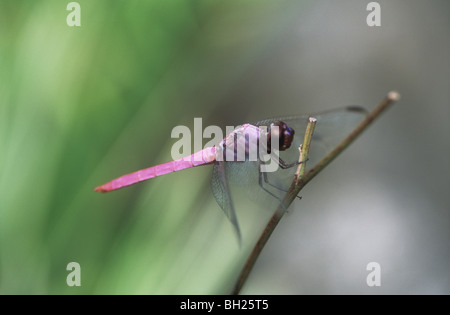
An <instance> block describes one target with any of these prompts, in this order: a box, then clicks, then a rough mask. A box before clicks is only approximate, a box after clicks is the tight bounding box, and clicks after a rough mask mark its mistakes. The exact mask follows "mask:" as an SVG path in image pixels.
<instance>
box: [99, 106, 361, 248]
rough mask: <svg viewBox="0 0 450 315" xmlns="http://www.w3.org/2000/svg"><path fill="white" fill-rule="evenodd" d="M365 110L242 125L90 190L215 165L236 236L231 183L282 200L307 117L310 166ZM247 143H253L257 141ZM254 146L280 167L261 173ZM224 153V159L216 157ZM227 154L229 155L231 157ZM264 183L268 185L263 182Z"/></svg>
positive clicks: (217, 189)
mask: <svg viewBox="0 0 450 315" xmlns="http://www.w3.org/2000/svg"><path fill="white" fill-rule="evenodd" d="M366 115H367V112H366V111H365V110H364V109H362V108H360V107H356V106H349V107H346V108H342V109H337V110H332V111H328V112H323V113H319V114H316V115H304V116H293V117H283V118H274V119H267V120H263V121H260V122H258V123H256V124H244V125H240V126H238V127H237V128H236V129H234V130H233V132H231V133H230V134H229V135H228V136H227V137H225V138H224V139H223V140H222V141H221V142H220V143H219V144H218V145H217V146H213V147H207V148H205V149H203V150H201V151H198V152H196V153H194V154H192V155H190V156H187V157H184V158H181V159H177V160H173V161H170V162H167V163H164V164H160V165H156V166H153V167H149V168H146V169H143V170H140V171H137V172H134V173H131V174H127V175H124V176H121V177H119V178H116V179H114V180H112V181H110V182H107V183H106V184H103V185H101V186H98V187H96V188H95V189H94V190H95V191H97V192H103V193H105V192H110V191H113V190H117V189H120V188H122V187H126V186H130V185H133V184H136V183H138V182H142V181H145V180H148V179H150V178H154V177H158V176H161V175H165V174H169V173H172V172H176V171H181V170H184V169H187V168H191V167H196V166H202V165H209V164H214V166H213V174H212V179H211V188H212V192H213V195H214V197H215V199H216V201H217V203H218V204H219V206H220V207H221V208H222V210H223V211H224V212H225V214H226V216H227V217H228V219H229V220H230V221H231V223H232V224H233V226H234V228H235V231H236V233H237V236H238V239H239V240H240V239H241V233H240V228H239V224H238V220H237V215H236V211H235V207H234V204H233V199H232V198H231V194H230V187H229V182H232V183H236V184H238V185H241V186H245V187H246V188H247V189H249V191H250V190H251V188H253V187H255V186H256V184H258V186H259V188H260V189H259V191H260V192H264V193H266V195H267V194H268V195H271V196H272V197H274V198H276V199H277V200H278V201H279V202H281V196H282V193H283V192H285V191H287V189H288V186H289V185H290V182H291V181H292V176H293V175H294V172H295V169H296V168H295V167H293V166H295V165H298V164H299V162H297V161H298V147H299V145H300V144H301V142H302V141H303V134H302V132H304V131H305V128H306V125H307V122H308V118H309V117H315V118H316V119H317V125H316V129H315V132H314V136H313V140H312V143H311V148H310V156H309V161H310V162H308V163H309V164H311V165H314V164H315V162H318V161H319V160H320V159H321V158H323V157H324V156H325V154H327V153H328V151H329V150H331V149H333V148H334V147H335V146H336V145H337V144H338V143H339V142H340V141H342V139H344V138H345V137H346V136H347V135H348V134H349V133H350V132H351V131H352V130H353V129H354V128H355V126H356V125H357V124H358V123H359V122H361V121H362V119H363V118H364V117H365V116H366ZM260 126H268V129H267V130H266V131H264V128H263V129H261V128H260ZM274 127H276V128H274ZM294 128H295V129H294ZM272 129H276V130H277V131H278V132H277V133H276V138H275V139H276V140H275V141H277V143H278V150H279V155H277V153H276V152H271V149H270V148H271V141H272V140H273V139H272V137H271V134H272V133H271V132H270V131H271V130H272ZM294 130H297V132H298V133H300V135H299V136H297V137H294V135H295V131H294ZM245 135H246V136H245ZM261 138H262V139H263V141H262V142H260V140H261ZM249 142H257V143H258V144H259V145H258V144H255V143H249ZM261 143H262V145H261ZM252 145H253V148H254V147H255V146H256V147H257V148H258V152H263V153H267V154H269V155H270V156H271V158H273V159H274V160H275V161H276V162H277V164H278V165H279V169H278V170H277V171H276V172H274V173H268V172H262V171H261V165H264V164H265V163H266V161H263V159H262V156H261V155H258V156H257V158H256V160H251V159H249V155H250V152H249V148H250V147H252ZM239 148H243V151H244V152H245V158H244V159H243V160H242V159H238V158H237V152H238V150H239ZM261 150H262V151H261ZM278 150H277V152H278ZM227 154H230V155H227ZM222 156H223V158H220V157H222ZM230 156H231V158H229V157H230ZM285 160H286V161H290V163H286V162H285ZM289 178H290V180H289ZM265 184H267V185H269V186H270V187H267V186H265ZM253 194H254V192H253ZM256 198H259V197H256Z"/></svg>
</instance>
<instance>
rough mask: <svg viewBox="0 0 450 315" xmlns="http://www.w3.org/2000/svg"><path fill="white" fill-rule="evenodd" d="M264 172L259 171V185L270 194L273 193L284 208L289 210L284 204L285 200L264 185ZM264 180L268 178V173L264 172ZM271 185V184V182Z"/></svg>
mask: <svg viewBox="0 0 450 315" xmlns="http://www.w3.org/2000/svg"><path fill="white" fill-rule="evenodd" d="M262 173H263V172H259V178H258V182H259V186H260V187H261V188H262V189H264V191H266V192H267V193H269V195H271V196H272V197H274V198H275V199H277V200H278V201H279V202H280V205H281V206H282V207H283V209H284V210H285V211H287V209H286V207H285V206H284V204H283V200H281V199H280V198H279V197H278V196H277V195H275V194H274V193H273V192H271V191H270V190H268V189H267V188H266V187H264V185H263V174H262ZM264 177H265V178H264V181H266V178H267V174H266V173H264ZM269 185H271V184H269Z"/></svg>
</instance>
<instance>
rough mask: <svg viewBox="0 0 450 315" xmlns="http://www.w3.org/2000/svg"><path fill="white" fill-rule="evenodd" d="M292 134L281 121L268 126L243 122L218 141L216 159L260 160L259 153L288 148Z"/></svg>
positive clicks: (231, 160)
mask: <svg viewBox="0 0 450 315" xmlns="http://www.w3.org/2000/svg"><path fill="white" fill-rule="evenodd" d="M294 134H295V132H294V130H293V129H292V128H290V127H288V126H287V125H286V124H285V123H284V122H282V121H277V122H274V123H272V124H270V125H269V126H268V127H265V126H255V125H251V124H244V125H241V126H238V127H237V128H236V129H234V130H233V132H231V133H230V134H229V135H228V136H227V137H226V138H225V139H223V140H222V141H221V142H220V144H219V146H218V150H216V159H220V160H221V161H228V162H243V161H257V160H261V155H267V154H270V153H271V152H272V150H275V151H284V150H286V149H288V148H289V147H290V146H291V143H292V141H293V139H294ZM274 139H278V141H277V140H275V141H274Z"/></svg>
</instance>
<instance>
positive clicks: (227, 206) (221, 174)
mask: <svg viewBox="0 0 450 315" xmlns="http://www.w3.org/2000/svg"><path fill="white" fill-rule="evenodd" d="M211 189H212V193H213V195H214V198H215V199H216V201H217V203H218V204H219V206H220V208H222V210H223V212H225V214H226V216H227V217H228V219H229V220H230V222H231V224H233V227H234V229H235V231H236V234H237V237H238V240H239V243H240V242H241V231H240V229H239V223H238V220H237V216H236V211H235V209H234V205H233V200H232V199H231V193H230V188H229V186H228V180H227V173H226V171H225V162H215V163H214V167H213V174H212V177H211Z"/></svg>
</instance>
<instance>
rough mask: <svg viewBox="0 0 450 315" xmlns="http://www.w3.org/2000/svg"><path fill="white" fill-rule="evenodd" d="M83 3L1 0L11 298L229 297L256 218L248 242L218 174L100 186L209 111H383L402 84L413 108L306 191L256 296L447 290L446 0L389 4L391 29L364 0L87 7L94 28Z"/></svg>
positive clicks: (3, 169)
mask: <svg viewBox="0 0 450 315" xmlns="http://www.w3.org/2000/svg"><path fill="white" fill-rule="evenodd" d="M68 2H69V1H61V0H57V1H56V0H54V1H52V0H45V1H9V0H1V1H0V293H2V294H14V293H24V294H48V293H61V294H81V293H89V294H91V293H96V294H101V293H126V294H135V293H148V294H163V293H164V294H166V293H167V294H173V293H186V294H199V293H206V294H209V293H216V294H217V293H227V292H229V290H230V288H231V287H232V285H233V282H234V280H235V279H236V277H237V275H238V271H239V266H240V265H241V264H242V261H243V259H244V258H245V257H246V254H248V248H249V247H248V246H249V244H251V242H252V240H254V239H253V238H254V237H256V232H252V231H250V232H248V235H247V244H245V245H244V246H243V248H239V247H238V246H237V242H236V240H235V237H234V234H233V230H232V228H231V225H230V224H229V223H228V222H227V220H226V218H225V216H224V215H223V214H222V212H221V211H220V209H219V207H218V206H217V205H216V203H215V200H214V198H213V197H212V195H211V193H210V190H209V187H208V186H209V178H210V172H211V168H209V167H203V168H198V169H193V170H192V169H191V170H187V171H184V172H179V173H175V174H171V175H168V176H163V177H161V178H158V179H155V180H153V181H151V182H147V183H143V184H140V185H136V186H134V187H132V188H128V189H123V190H120V191H117V192H115V193H112V194H107V195H102V194H97V193H94V192H93V191H92V189H93V187H95V186H97V185H99V184H102V183H104V182H106V181H108V180H111V179H112V178H115V177H117V176H119V175H122V174H125V173H128V172H132V171H135V170H138V169H141V168H144V167H148V166H151V165H155V164H158V163H162V162H166V161H168V160H170V149H171V146H172V144H173V143H174V139H171V138H170V132H171V130H172V128H173V127H174V126H177V125H187V126H192V124H193V118H194V117H202V118H203V124H204V126H207V125H220V126H225V125H237V124H241V123H244V122H247V121H257V120H260V119H263V118H267V117H271V116H279V115H285V114H303V113H307V112H315V111H319V110H325V109H332V108H336V107H339V106H343V105H350V104H359V105H364V106H366V107H368V108H373V107H374V105H375V104H376V103H377V102H378V101H379V100H380V99H381V98H382V97H383V96H384V95H385V93H386V92H387V91H389V90H391V89H398V90H399V91H400V92H401V94H402V96H403V99H402V102H401V103H399V104H397V105H396V107H395V108H393V109H392V110H391V111H389V112H388V113H387V114H386V115H385V116H383V117H382V119H381V120H380V121H378V122H377V123H376V124H375V125H374V126H373V127H372V128H371V129H370V130H369V131H368V132H367V133H366V134H365V135H363V136H362V137H361V138H360V139H359V140H358V141H357V143H355V144H354V145H353V146H352V147H351V148H350V149H349V150H348V152H345V153H344V154H343V156H341V157H340V158H339V159H338V160H336V161H335V163H333V164H332V165H330V166H329V167H328V168H327V170H325V171H324V172H323V173H322V174H320V175H319V176H318V178H317V179H315V180H314V181H313V182H312V183H311V184H310V185H309V186H308V187H307V188H306V189H305V190H304V191H303V192H302V196H303V200H301V201H298V202H296V203H295V204H294V206H293V207H292V210H291V211H290V212H289V213H288V215H287V216H286V217H285V218H284V220H283V221H282V222H281V224H280V226H279V227H278V228H277V229H276V231H275V233H274V235H273V237H272V239H271V240H270V241H269V243H268V245H267V247H266V248H265V250H264V251H263V253H262V255H261V257H260V260H259V261H258V263H257V265H256V266H255V269H254V270H253V272H252V274H251V276H250V278H249V281H248V282H247V284H246V286H245V287H244V290H243V293H248V294H252V293H267V294H271V293H274V294H283V293H287V294H298V293H368V294H377V293H447V294H448V293H450V275H449V273H448V270H447V269H448V265H449V260H450V250H449V247H448V239H449V236H450V232H449V231H450V215H449V210H450V197H449V195H448V187H449V178H450V168H449V162H448V155H449V154H450V144H449V141H448V135H449V134H450V125H449V123H448V121H449V119H450V102H449V100H450V95H449V89H448V87H449V83H450V82H449V81H450V80H449V78H450V62H449V60H450V45H449V38H450V37H449V35H450V25H449V24H450V21H449V19H448V15H449V13H450V10H449V9H450V6H449V4H448V2H447V1H438V0H433V1H428V2H424V1H418V0H417V1H402V0H397V1H378V2H379V3H380V4H381V9H382V17H381V23H382V26H381V27H378V28H370V27H368V26H367V24H366V22H365V21H366V16H367V14H368V12H367V11H366V5H367V3H368V2H369V1H367V3H366V2H364V1H356V0H353V1H352V0H346V1H339V3H337V1H335V2H331V1H311V2H309V1H274V0H271V1H269V0H261V1H250V0H232V1H212V0H210V1H208V0H199V1H181V0H178V1H175V0H174V1H161V0H158V1H156V0H153V1H150V0H148V1H134V0H132V1H105V0H97V1H78V3H79V4H80V5H81V27H69V26H67V24H66V17H67V15H68V14H69V12H68V11H66V6H67V3H68ZM238 215H240V216H245V215H246V214H239V213H238ZM247 216H248V217H249V218H251V219H248V220H251V222H253V224H254V225H255V228H254V231H257V230H258V229H259V228H260V227H261V226H262V224H263V223H264V220H266V219H267V217H268V214H267V213H265V212H264V213H262V214H261V216H260V217H257V216H256V217H257V218H258V219H255V216H254V215H253V216H251V215H247ZM258 220H259V221H258ZM244 221H245V219H244ZM248 222H250V221H248ZM252 237H253V238H252ZM72 261H75V262H78V263H80V265H81V275H82V276H81V279H82V280H81V282H82V286H81V287H68V286H67V285H66V276H67V274H68V271H66V266H67V264H68V263H69V262H72ZM370 261H377V262H379V263H380V264H381V266H382V272H383V273H382V286H381V287H379V288H369V287H367V285H366V282H365V279H366V275H367V271H366V270H365V267H366V265H367V263H369V262H370Z"/></svg>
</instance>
